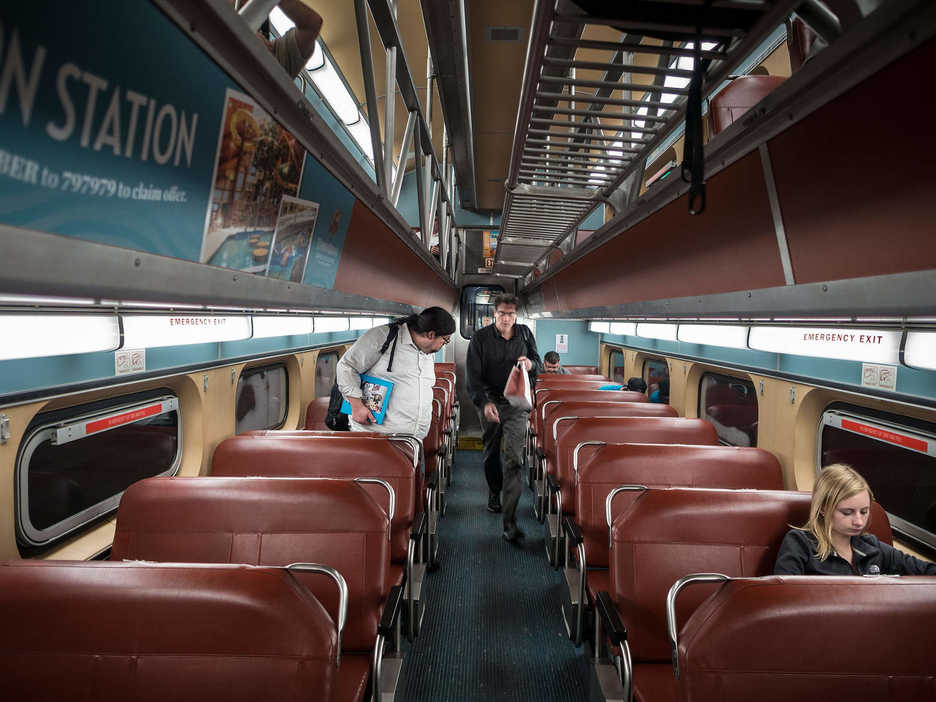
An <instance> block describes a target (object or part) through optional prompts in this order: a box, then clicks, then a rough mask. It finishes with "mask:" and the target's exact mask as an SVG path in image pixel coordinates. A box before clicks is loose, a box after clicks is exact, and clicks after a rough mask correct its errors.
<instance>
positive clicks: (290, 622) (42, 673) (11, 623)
mask: <svg viewBox="0 0 936 702" xmlns="http://www.w3.org/2000/svg"><path fill="white" fill-rule="evenodd" d="M0 592H2V593H3V594H2V596H0V619H2V621H3V627H0V699H4V700H11V701H12V700H39V701H46V700H48V701H50V702H51V701H52V700H77V699H93V700H95V701H96V702H112V701H113V702H124V701H125V700H140V701H141V702H156V701H157V700H170V699H171V700H177V701H178V702H203V701H204V700H212V699H219V700H221V699H223V700H226V701H227V702H252V701H254V700H259V699H292V698H293V696H294V695H295V691H296V690H314V691H315V696H316V699H322V700H331V699H335V700H338V699H340V698H339V697H337V695H336V684H335V676H336V674H337V670H336V653H337V634H336V631H335V624H334V623H333V621H332V619H331V617H330V616H329V615H328V612H326V610H325V608H324V607H323V606H322V605H321V604H320V603H319V602H318V600H317V599H316V598H315V597H314V596H313V595H312V594H311V593H310V592H309V591H308V590H307V589H306V588H305V587H304V586H303V585H302V584H301V583H300V582H299V581H298V580H297V579H296V577H294V576H293V575H291V574H290V573H288V572H286V571H285V570H284V569H281V568H257V567H252V566H230V565H225V566H204V565H200V566H193V565H177V564H172V565H160V564H153V563H114V562H106V561H95V562H68V561H35V560H23V561H10V562H6V563H2V564H0ZM341 667H342V668H343V667H344V662H343V661H342V664H341Z"/></svg>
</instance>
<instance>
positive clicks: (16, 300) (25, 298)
mask: <svg viewBox="0 0 936 702" xmlns="http://www.w3.org/2000/svg"><path fill="white" fill-rule="evenodd" d="M0 304H3V305H48V306H50V307H51V306H58V305H62V306H65V305H82V306H87V305H93V304H94V300H93V299H91V298H87V297H42V296H38V295H0Z"/></svg>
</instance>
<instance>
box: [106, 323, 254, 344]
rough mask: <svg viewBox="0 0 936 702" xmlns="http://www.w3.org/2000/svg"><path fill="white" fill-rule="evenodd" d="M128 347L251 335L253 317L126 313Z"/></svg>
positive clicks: (205, 341)
mask: <svg viewBox="0 0 936 702" xmlns="http://www.w3.org/2000/svg"><path fill="white" fill-rule="evenodd" d="M121 319H122V320H123V327H124V348H127V349H152V348H159V347H161V346H185V345H188V344H206V343H211V342H218V341H237V340H239V339H247V338H249V337H250V317H216V316H209V315H122V317H121Z"/></svg>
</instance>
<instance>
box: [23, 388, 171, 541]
mask: <svg viewBox="0 0 936 702" xmlns="http://www.w3.org/2000/svg"><path fill="white" fill-rule="evenodd" d="M121 400H122V401H121ZM157 402H163V403H164V405H166V406H165V407H164V409H163V411H161V412H159V413H158V414H155V415H148V416H145V417H140V418H139V419H135V420H132V421H129V422H124V423H121V424H119V425H116V426H114V427H109V428H107V429H103V430H102V431H100V432H94V433H93V434H90V435H85V436H76V437H74V438H72V439H69V441H80V440H81V439H82V438H86V437H87V436H97V435H98V434H100V433H104V432H107V431H109V430H110V429H116V428H118V427H125V426H129V425H131V424H136V423H137V422H139V421H143V420H144V419H151V418H153V417H156V416H160V415H162V414H167V413H169V412H175V413H176V417H177V432H176V453H175V456H174V457H173V459H172V462H171V464H170V466H169V468H168V469H166V470H165V471H163V472H161V473H157V474H155V475H153V476H151V477H166V476H172V475H176V474H177V473H178V472H179V467H180V465H181V463H182V447H183V445H184V444H183V425H184V422H183V421H182V408H181V404H180V402H179V398H178V396H177V395H175V394H172V393H171V392H169V391H167V390H165V389H163V390H160V391H158V392H157V393H156V394H154V395H153V396H152V397H150V398H148V399H145V400H143V399H140V398H136V399H134V400H129V401H128V399H127V398H114V402H113V403H108V404H107V405H106V406H105V407H98V408H97V409H93V410H91V409H87V408H88V405H89V404H94V403H86V404H83V405H78V406H76V407H75V408H66V409H65V410H63V411H64V412H67V411H68V409H75V410H76V411H78V413H77V414H75V415H74V416H70V417H69V416H67V415H65V417H62V416H61V411H60V412H56V411H52V412H48V413H42V414H51V415H52V417H54V418H52V417H50V418H49V419H48V420H46V421H44V422H43V423H42V424H39V425H38V426H36V427H34V428H32V429H30V430H29V433H28V434H27V435H26V436H25V437H24V439H23V443H22V449H21V450H20V455H19V457H18V458H17V462H16V469H15V472H14V476H15V479H14V488H13V492H14V505H15V507H14V512H15V526H16V539H17V541H18V542H19V544H20V545H21V546H25V547H27V548H37V547H38V548H41V547H46V546H49V545H51V544H53V543H55V542H57V541H60V540H62V539H63V538H65V537H67V536H69V535H71V534H73V533H74V532H76V531H78V530H79V529H81V528H82V527H84V526H86V525H88V524H90V523H91V522H94V521H95V520H97V519H98V518H100V517H102V516H104V515H107V514H109V513H111V512H113V511H115V510H116V509H117V506H118V505H119V504H120V499H121V498H122V497H123V494H124V492H125V491H126V489H127V488H124V489H123V490H121V491H120V492H117V493H115V494H113V495H111V496H110V497H108V498H106V499H104V500H101V501H100V502H98V503H96V504H94V505H91V506H89V507H86V508H85V509H83V510H81V511H80V512H76V513H74V514H72V515H71V516H69V517H68V518H66V519H63V520H62V521H60V522H56V523H55V524H52V525H50V526H48V527H45V528H43V529H40V528H37V527H36V526H35V525H34V524H33V523H32V520H31V519H30V515H29V464H30V462H31V460H32V457H33V455H34V454H35V451H36V449H37V448H38V447H39V445H40V444H42V443H43V442H44V441H46V440H47V439H48V440H52V439H54V438H55V437H56V434H57V433H58V432H59V430H61V429H65V428H67V427H69V426H71V425H75V424H80V423H86V422H88V421H90V420H95V419H103V418H105V417H110V416H112V415H116V414H122V413H125V412H132V411H134V410H136V409H140V408H143V407H147V406H149V405H153V404H154V403H157ZM42 414H40V415H39V417H41V416H42ZM63 443H68V442H63ZM132 484H133V483H130V485H132ZM130 485H127V487H130Z"/></svg>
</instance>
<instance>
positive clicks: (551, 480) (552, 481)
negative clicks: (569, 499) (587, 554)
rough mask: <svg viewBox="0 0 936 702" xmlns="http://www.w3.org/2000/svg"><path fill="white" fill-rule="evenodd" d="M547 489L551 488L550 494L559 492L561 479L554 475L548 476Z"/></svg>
mask: <svg viewBox="0 0 936 702" xmlns="http://www.w3.org/2000/svg"><path fill="white" fill-rule="evenodd" d="M546 487H548V488H549V491H550V492H559V478H557V477H556V476H555V475H553V474H552V473H547V474H546Z"/></svg>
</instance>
